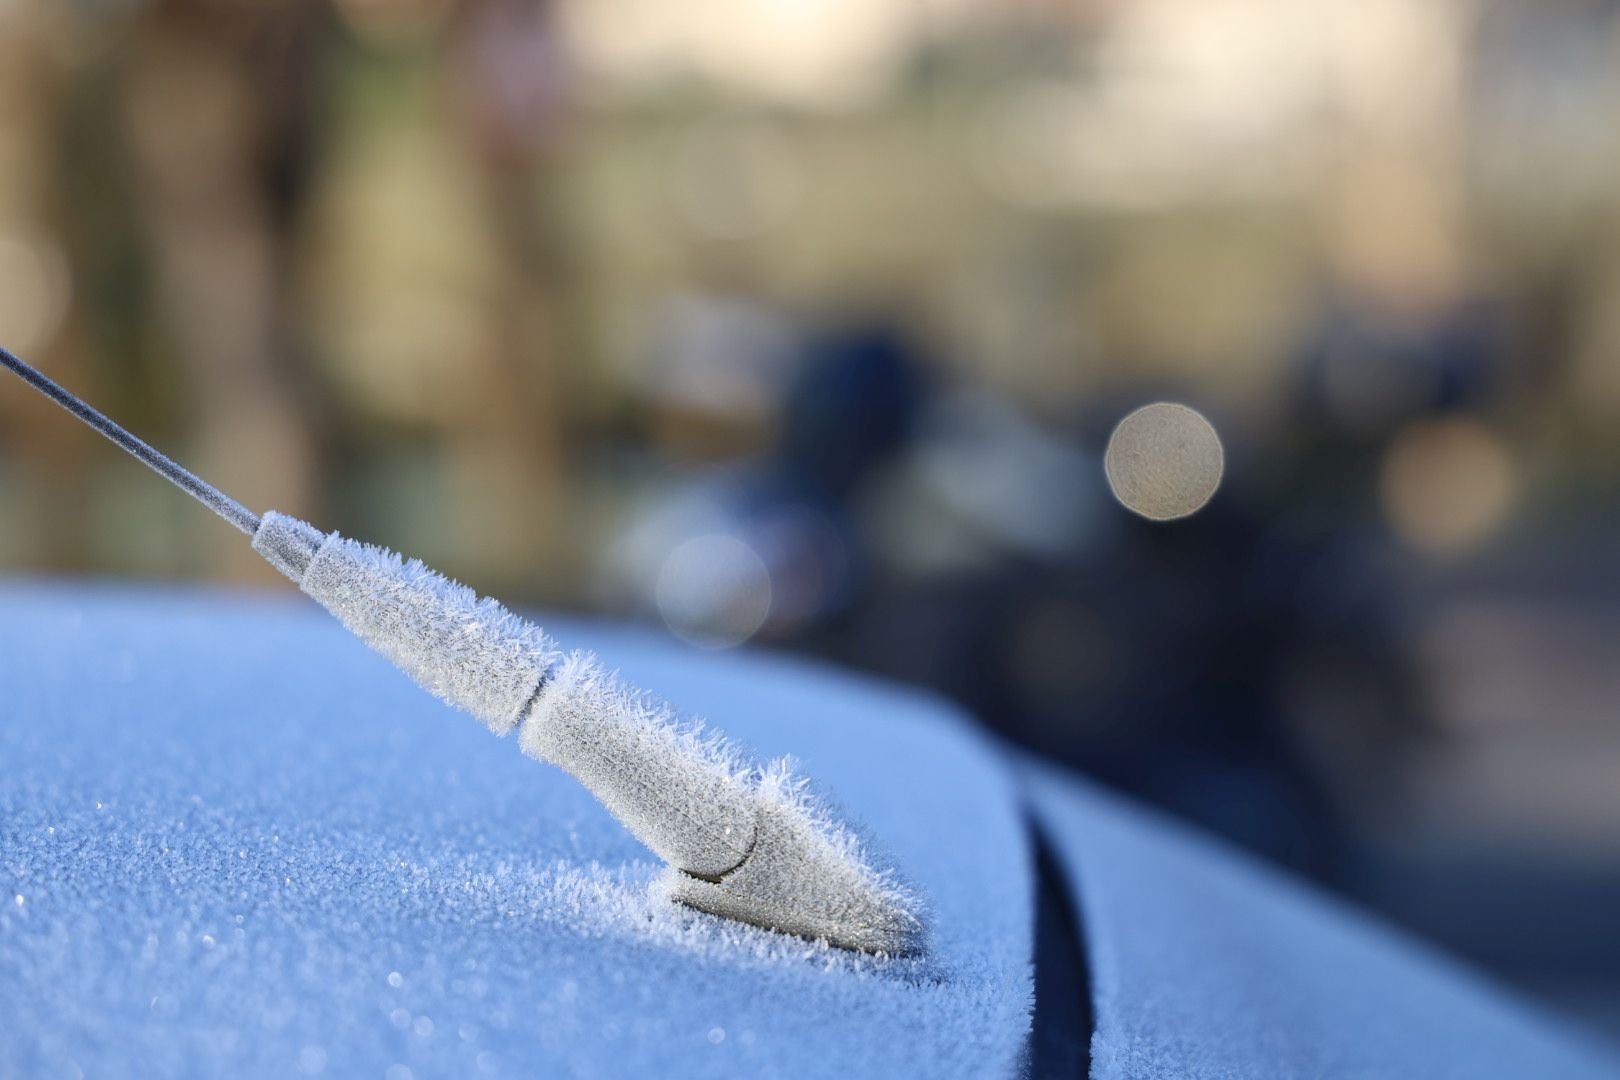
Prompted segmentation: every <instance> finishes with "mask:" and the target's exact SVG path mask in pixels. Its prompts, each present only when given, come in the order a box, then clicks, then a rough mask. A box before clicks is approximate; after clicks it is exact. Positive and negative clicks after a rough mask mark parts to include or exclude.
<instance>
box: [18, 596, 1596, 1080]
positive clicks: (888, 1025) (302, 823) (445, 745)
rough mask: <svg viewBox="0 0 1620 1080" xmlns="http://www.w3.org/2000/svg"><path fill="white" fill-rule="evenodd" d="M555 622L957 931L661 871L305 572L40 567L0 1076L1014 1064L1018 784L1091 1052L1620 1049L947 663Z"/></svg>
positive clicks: (1385, 1060) (1030, 890) (1385, 1073)
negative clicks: (835, 923)
mask: <svg viewBox="0 0 1620 1080" xmlns="http://www.w3.org/2000/svg"><path fill="white" fill-rule="evenodd" d="M552 628H553V629H554V630H555V631H556V632H557V634H558V636H559V637H562V638H563V639H564V640H565V641H566V642H568V643H572V644H576V645H581V646H588V647H591V648H594V649H596V650H597V651H598V652H599V653H600V654H601V655H602V656H603V657H604V659H605V660H607V661H608V663H609V664H610V665H616V666H619V667H621V668H622V669H623V670H624V672H625V674H626V675H627V676H628V677H629V678H630V679H632V680H633V681H635V682H637V683H640V684H642V685H644V686H647V687H649V688H653V689H656V690H657V691H658V692H659V693H661V694H663V695H664V696H667V697H669V698H670V699H671V700H673V701H674V702H676V703H677V704H678V705H680V706H682V707H683V708H686V709H689V710H691V711H693V712H695V713H698V714H702V715H706V716H707V717H709V718H710V719H711V720H712V721H714V722H715V723H716V724H717V725H719V726H720V727H722V728H723V729H725V730H726V731H727V732H728V733H730V734H732V735H734V736H736V737H737V738H738V739H739V740H740V741H742V742H744V743H746V744H748V745H750V746H752V747H753V748H754V749H756V750H757V751H758V752H759V753H760V754H761V755H764V756H773V755H778V754H784V753H792V754H794V755H796V756H798V757H799V758H800V759H801V760H802V762H803V764H804V769H805V772H806V773H807V774H809V775H811V776H813V777H815V778H816V779H817V781H818V782H819V783H820V784H821V786H822V787H823V788H824V789H826V790H828V791H830V792H831V793H833V794H834V795H835V796H836V798H837V799H838V801H839V802H840V803H841V805H842V806H843V808H844V809H845V810H846V811H848V813H849V814H850V816H852V817H853V818H855V819H857V820H859V821H861V822H864V824H865V825H866V827H867V829H868V831H869V833H870V835H871V836H872V837H873V838H874V839H875V840H876V841H877V842H878V844H879V845H880V846H881V847H883V848H885V849H886V850H887V851H888V852H889V853H891V854H892V856H893V858H894V860H895V862H896V863H897V864H898V865H899V866H901V867H902V868H903V870H904V872H905V873H906V875H907V876H908V877H909V878H910V880H911V881H912V882H913V883H914V884H915V885H916V886H917V887H918V888H919V890H920V891H921V892H922V893H923V894H924V895H925V896H926V897H927V898H928V900H929V903H930V922H931V941H930V949H929V953H928V955H927V956H926V957H924V958H922V959H918V960H907V961H888V962H883V961H877V960H873V959H870V958H861V957H856V956H852V955H850V954H846V953H842V952H839V951H837V950H832V949H828V948H826V947H824V946H816V945H813V944H809V943H805V942H802V941H799V940H797V939H793V938H787V937H783V936H781V935H777V934H771V933H768V932H766V931H762V930H757V929H753V928H750V927H744V926H739V925H736V924H732V923H727V922H724V921H722V920H718V919H715V918H713V917H710V916H707V915H701V914H698V913H694V912H690V911H685V910H683V909H679V908H674V907H671V906H669V905H667V904H665V903H663V902H661V901H659V900H657V899H656V897H655V896H654V895H653V894H652V892H651V890H650V885H651V882H652V880H653V877H654V876H655V874H656V873H657V869H658V866H657V861H656V860H655V859H654V857H653V856H652V855H651V854H650V853H648V852H647V851H646V850H645V849H644V848H642V847H641V846H640V845H639V844H638V843H637V842H636V841H635V840H634V839H633V838H632V837H630V835H629V834H628V833H626V832H625V831H624V830H623V829H622V828H620V827H619V826H618V825H617V823H615V822H614V821H613V820H612V819H611V818H610V817H609V816H608V815H607V814H606V812H605V811H603V810H602V808H601V807H600V806H599V805H598V804H597V803H596V802H595V801H594V799H592V798H591V796H590V795H589V794H588V793H586V792H585V791H584V790H583V789H581V788H580V787H579V786H578V785H577V784H575V783H574V782H573V781H572V780H571V779H570V778H568V777H567V776H565V775H563V774H562V773H560V772H558V771H556V770H553V769H550V768H548V767H544V766H540V765H536V764H535V763H533V762H531V761H529V760H527V759H525V758H523V757H521V756H520V755H519V754H518V753H517V750H516V747H515V746H514V745H511V744H509V743H505V742H503V741H501V740H498V739H494V738H492V737H491V736H490V735H489V734H488V733H487V732H485V731H484V730H483V729H482V728H481V727H480V726H478V725H477V724H474V723H471V722H468V721H467V720H466V719H465V718H464V717H461V716H459V715H457V714H455V713H453V712H451V711H450V710H449V709H447V708H445V707H443V706H440V705H439V704H437V703H436V702H434V701H433V700H431V699H430V698H428V697H427V696H426V695H424V694H422V693H421V692H420V691H419V690H417V689H416V688H415V687H414V686H413V685H411V684H410V683H409V682H408V681H407V680H406V679H405V678H404V677H403V676H401V675H399V674H398V673H397V672H395V671H394V670H393V669H392V668H390V667H389V666H388V665H387V663H386V662H384V661H383V660H381V659H379V658H377V657H375V656H373V655H372V654H370V653H369V652H367V650H366V649H365V648H364V647H363V646H361V645H360V644H359V643H358V642H355V641H354V640H352V639H351V638H349V637H348V635H347V634H346V633H345V632H344V631H342V630H341V629H340V628H339V627H338V626H337V625H336V624H335V623H333V622H332V621H331V620H330V619H328V618H327V617H326V616H325V615H324V614H322V613H320V612H319V611H317V610H315V609H314V608H313V607H311V606H309V605H306V604H303V603H301V602H299V601H298V600H296V599H292V598H288V599H267V598H263V597H242V596H226V595H221V594H217V593H204V592H191V593H177V592H174V591H170V590H158V589H138V588H91V587H83V586H53V585H44V584H34V585H28V584H20V583H19V584H12V585H10V586H3V587H0V655H4V657H5V660H4V661H3V662H0V702H4V703H5V709H4V722H3V723H0V763H3V766H4V767H3V768H0V890H3V892H0V976H3V977H0V1011H3V1014H4V1015H6V1016H7V1017H8V1018H9V1023H8V1025H7V1030H6V1033H5V1034H4V1035H3V1036H0V1075H8V1076H9V1075H19V1076H33V1075H55V1074H68V1075H71V1074H73V1073H74V1072H75V1071H79V1072H83V1073H84V1074H86V1075H92V1076H93V1075H101V1074H105V1073H112V1074H120V1075H122V1074H131V1073H135V1074H139V1075H143V1076H167V1075H176V1076H178V1075H198V1076H217V1075H231V1076H256V1075H265V1076H297V1075H326V1076H342V1077H349V1076H367V1075H371V1076H382V1077H387V1076H392V1077H394V1078H395V1080H405V1078H407V1077H416V1078H421V1077H430V1076H480V1075H576V1076H644V1075H660V1076H675V1077H680V1076H708V1075H714V1074H717V1073H721V1072H729V1073H736V1074H741V1075H749V1076H772V1075H775V1076H783V1077H790V1076H794V1077H796V1076H840V1077H853V1076H883V1077H888V1076H942V1077H949V1076H962V1077H992V1076H1016V1075H1018V1074H1019V1073H1020V1072H1021V1071H1023V1070H1025V1069H1026V1068H1027V1067H1028V1065H1029V1064H1030V1063H1029V1062H1028V1061H1027V1060H1026V1049H1027V1042H1028V1035H1029V1031H1030V1009H1031V994H1032V988H1033V986H1034V982H1033V979H1032V972H1031V967H1030V957H1031V953H1032V950H1033V948H1034V944H1035V934H1034V929H1033V928H1034V914H1033V913H1034V906H1035V895H1036V880H1035V879H1036V874H1035V861H1034V858H1033V856H1032V853H1031V844H1030V832H1029V830H1028V828H1027V827H1026V825H1027V822H1026V820H1025V817H1024V815H1025V814H1029V815H1031V816H1032V818H1033V820H1034V821H1035V823H1036V824H1037V826H1038V828H1039V831H1040V833H1041V834H1042V835H1043V836H1044V837H1045V842H1046V843H1047V844H1048V845H1049V846H1050V848H1051V850H1052V852H1053V855H1054V858H1053V862H1055V864H1056V867H1057V872H1058V874H1059V875H1060V876H1061V877H1062V878H1063V879H1064V882H1065V883H1066V885H1067V890H1066V898H1065V902H1067V903H1070V904H1072V905H1073V913H1074V914H1075V915H1076V916H1077V923H1078V926H1079V927H1080V930H1081V936H1082V937H1083V939H1084V946H1085V953H1086V954H1087V960H1088V962H1089V970H1088V972H1087V973H1086V974H1087V977H1088V978H1089V986H1090V991H1091V1005H1090V1009H1089V1010H1085V1011H1086V1012H1089V1013H1094V1016H1095V1024H1096V1031H1095V1036H1094V1038H1093V1040H1092V1043H1091V1055H1092V1071H1093V1075H1095V1076H1098V1077H1206V1076H1207V1077H1217V1076H1218V1077H1251V1076H1252V1077H1280V1076H1346V1077H1349V1076H1356V1077H1363V1076H1365V1077H1403V1076H1411V1077H1435V1076H1459V1077H1462V1076H1467V1077H1476V1076H1477V1077H1489V1076H1503V1077H1507V1076H1513V1077H1522V1076H1536V1077H1561V1076H1569V1077H1587V1076H1591V1077H1596V1076H1613V1075H1620V1074H1617V1073H1616V1072H1615V1071H1613V1070H1614V1066H1613V1063H1612V1062H1611V1061H1609V1060H1607V1059H1605V1058H1604V1057H1603V1055H1602V1053H1601V1052H1600V1051H1598V1050H1596V1049H1595V1048H1593V1047H1590V1046H1588V1045H1587V1044H1585V1043H1583V1042H1582V1041H1581V1040H1580V1039H1578V1038H1576V1037H1574V1036H1572V1035H1570V1034H1568V1033H1567V1032H1564V1031H1563V1030H1561V1029H1560V1028H1558V1027H1557V1026H1556V1025H1554V1024H1552V1023H1550V1022H1548V1021H1545V1020H1544V1019H1542V1018H1540V1017H1538V1016H1536V1015H1534V1014H1533V1013H1531V1012H1530V1011H1528V1010H1526V1009H1525V1008H1524V1007H1522V1006H1521V1005H1520V1004H1518V1003H1517V1002H1515V1001H1513V1000H1512V999H1511V998H1509V997H1507V996H1506V995H1503V994H1501V993H1499V992H1497V991H1495V990H1493V989H1491V988H1490V987H1488V986H1487V985H1485V984H1484V983H1483V982H1482V981H1481V980H1479V979H1477V978H1476V977H1475V976H1473V975H1472V974H1470V973H1468V972H1466V971H1463V970H1461V969H1459V968H1457V967H1455V966H1453V965H1450V964H1448V963H1447V962H1445V961H1443V960H1441V959H1439V958H1437V957H1436V956H1434V955H1432V954H1431V953H1429V952H1428V951H1427V950H1425V949H1423V948H1422V947H1420V946H1418V945H1415V944H1414V943H1412V942H1410V941H1408V940H1406V939H1404V938H1401V937H1399V936H1397V935H1394V934H1392V933H1391V932H1389V931H1386V930H1384V929H1382V928H1381V927H1379V926H1377V925H1376V924H1373V923H1371V922H1369V921H1368V920H1365V919H1363V918H1362V917H1360V916H1358V915H1356V914H1354V913H1353V912H1350V911H1348V910H1347V909H1345V908H1343V907H1342V906H1340V905H1337V904H1335V903H1333V902H1331V901H1328V900H1325V899H1324V898H1322V897H1321V896H1319V895H1318V894H1316V893H1315V892H1313V891H1311V890H1309V889H1307V888H1305V887H1303V886H1300V885H1297V884H1295V883H1293V882H1291V881H1289V880H1288V879H1286V878H1284V877H1282V876H1280V875H1277V874H1274V873H1271V872H1269V871H1267V870H1265V869H1263V868H1261V867H1258V866H1257V865H1255V864H1253V863H1251V862H1249V861H1248V860H1246V859H1243V858H1242V857H1240V856H1237V855H1234V854H1232V853H1230V852H1228V851H1226V850H1225V849H1223V848H1221V847H1219V846H1216V845H1214V844H1211V843H1209V842H1207V841H1205V840H1203V839H1201V838H1200V837H1198V836H1197V835H1195V834H1193V833H1192V832H1190V831H1188V830H1185V829H1183V828H1181V827H1179V826H1176V825H1174V824H1171V823H1169V822H1167V821H1164V820H1162V819H1160V818H1159V817H1158V816H1157V815H1154V814H1152V813H1149V812H1146V811H1142V810H1140V809H1137V808H1135V807H1134V806H1132V805H1131V804H1129V803H1127V802H1125V801H1123V800H1119V799H1116V798H1114V797H1112V796H1109V795H1106V794H1104V793H1102V792H1100V791H1098V790H1097V789H1095V788H1094V787H1092V786H1091V785H1088V784H1086V783H1084V782H1083V781H1080V780H1078V779H1077V778H1075V777H1073V776H1071V775H1069V774H1066V773H1063V772H1060V771H1057V770H1054V769H1051V768H1049V767H1047V766H1042V765H1039V764H1035V763H1032V762H1029V761H1026V760H1024V759H1021V758H1017V757H1014V756H1012V755H1009V754H1007V753H1006V752H1004V751H1002V750H1001V749H1000V748H999V747H998V746H996V745H995V744H993V743H991V742H990V741H989V740H988V739H987V738H986V737H984V736H983V735H981V734H980V733H979V732H978V731H977V730H976V729H974V728H973V727H972V726H971V725H970V724H968V723H966V722H965V721H963V720H962V719H961V717H960V716H959V715H957V714H956V713H955V712H954V711H953V710H952V709H950V708H949V707H947V706H945V705H943V704H941V703H939V702H937V701H934V700H932V699H930V698H927V697H923V696H920V695H916V694H913V693H909V692H904V691H899V690H895V689H892V688H888V687H885V686H883V685H881V684H877V683H873V682H870V681H865V680H860V679H856V678H851V677H849V676H845V675H840V674H835V673H832V672H829V671H827V670H825V669H822V668H818V667H815V666H812V665H807V664H801V663H796V662H792V661H788V660H782V659H776V658H769V657H761V656H758V655H746V656H744V655H737V654H713V653H704V652H701V651H697V650H692V649H689V648H686V647H683V646H677V645H673V644H670V643H668V642H666V641H664V640H662V639H659V638H655V637H653V636H651V635H647V634H643V633H639V632H635V631H625V630H620V629H613V628H608V627H600V626H589V625H572V624H566V623H561V624H556V625H554V626H553V627H552ZM1047 1019H1048V1020H1050V1019H1051V1018H1050V1017H1048V1018H1047ZM1064 1019H1065V1018H1063V1017H1059V1018H1058V1020H1059V1022H1062V1021H1063V1020H1064ZM1072 1022H1073V1023H1075V1024H1080V1023H1082V1022H1088V1018H1086V1017H1082V1016H1078V1015H1077V1016H1075V1017H1073V1018H1072ZM1035 1064H1036V1065H1037V1066H1038V1065H1039V1064H1040V1062H1038V1061H1037V1062H1035Z"/></svg>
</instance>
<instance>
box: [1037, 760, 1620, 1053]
mask: <svg viewBox="0 0 1620 1080" xmlns="http://www.w3.org/2000/svg"><path fill="white" fill-rule="evenodd" d="M1019 771H1020V773H1021V775H1022V776H1023V777H1024V780H1025V784H1026V790H1027V793H1028V797H1029V800H1030V805H1031V807H1032V809H1033V814H1034V818H1035V821H1036V822H1037V826H1038V828H1039V831H1040V833H1041V834H1042V836H1043V838H1044V841H1045V843H1047V844H1049V845H1050V847H1051V849H1052V851H1053V858H1052V860H1051V861H1052V862H1053V863H1055V864H1056V865H1057V868H1058V872H1059V873H1060V874H1061V875H1062V876H1063V878H1064V879H1065V881H1066V884H1067V887H1068V889H1067V895H1068V897H1069V901H1070V903H1072V904H1073V905H1074V906H1075V909H1076V912H1077V916H1078V917H1077V922H1078V923H1079V925H1080V926H1081V927H1082V928H1083V929H1082V935H1083V938H1084V942H1083V948H1084V950H1085V953H1086V957H1087V961H1088V967H1089V971H1090V978H1091V1000H1090V1012H1091V1020H1092V1022H1093V1023H1094V1024H1095V1033H1094V1036H1093V1038H1092V1042H1091V1070H1092V1071H1091V1075H1092V1076H1093V1077H1095V1078H1097V1080H1116V1078H1126V1077H1129V1078H1132V1080H1155V1078H1161V1077H1162V1078H1166V1080H1168V1078H1171V1077H1174V1078H1178V1080H1179V1078H1185V1077H1223V1078H1229V1080H1245V1078H1254V1080H1274V1078H1276V1077H1283V1076H1300V1077H1306V1076H1308V1077H1369V1078H1371V1077H1377V1078H1379V1080H1400V1078H1403V1077H1410V1078H1412V1080H1431V1078H1434V1077H1459V1078H1462V1077H1466V1078H1469V1080H1485V1078H1490V1077H1501V1078H1503V1080H1516V1078H1521V1077H1532V1076H1533V1077H1537V1078H1538V1080H1556V1078H1564V1077H1567V1078H1571V1080H1575V1078H1588V1077H1589V1078H1592V1080H1597V1078H1599V1077H1605V1078H1612V1077H1615V1076H1620V1062H1617V1061H1616V1060H1615V1059H1614V1058H1613V1057H1612V1056H1610V1054H1609V1053H1608V1052H1607V1051H1606V1050H1604V1049H1601V1048H1599V1047H1598V1046H1597V1045H1595V1044H1594V1043H1591V1042H1588V1041H1586V1039H1584V1038H1583V1037H1581V1036H1580V1035H1578V1034H1576V1033H1574V1032H1572V1031H1569V1030H1566V1029H1565V1028H1563V1027H1562V1026H1561V1025H1560V1024H1558V1023H1556V1022H1555V1021H1553V1020H1552V1019H1550V1018H1548V1017H1545V1016H1541V1015H1539V1014H1537V1013H1536V1012H1535V1011H1534V1010H1532V1009H1531V1008H1529V1007H1528V1006H1527V1005H1525V1004H1524V1003H1522V1002H1520V1001H1518V1000H1517V999H1515V998H1513V997H1512V996H1510V995H1509V994H1507V993H1506V992H1505V991H1503V990H1501V989H1499V988H1497V987H1495V986H1493V985H1491V984H1490V983H1488V982H1487V981H1486V980H1485V979H1484V978H1482V977H1481V976H1479V975H1477V974H1476V973H1474V972H1472V971H1469V970H1467V969H1465V968H1463V967H1462V966H1460V965H1458V964H1456V963H1455V962H1453V961H1451V960H1449V959H1447V958H1446V957H1444V956H1442V955H1440V954H1439V953H1437V952H1436V951H1434V950H1432V949H1430V948H1429V947H1427V946H1425V945H1423V944H1422V943H1420V942H1418V941H1416V940H1415V939H1413V938H1411V937H1409V936H1407V935H1404V934H1401V933H1398V932H1397V931H1395V930H1394V929H1392V928H1390V927H1388V926H1385V925H1383V924H1381V923H1379V922H1377V921H1375V920H1374V919H1372V918H1370V917H1368V916H1367V915H1365V914H1363V913H1361V912H1359V911H1357V910H1355V909H1354V908H1352V907H1351V906H1350V905H1348V904H1346V903H1343V902H1341V901H1339V900H1336V899H1334V898H1331V897H1329V896H1327V895H1326V894H1324V893H1322V892H1321V891H1319V890H1317V889H1315V888H1313V887H1311V886H1309V885H1306V884H1304V883H1303V882H1300V881H1298V880H1296V879H1293V878H1290V877H1288V876H1287V875H1285V874H1283V873H1281V872H1278V871H1276V870H1274V869H1272V868H1270V867H1268V866H1266V865H1263V864H1262V863H1260V862H1259V861H1258V860H1256V859H1253V858H1252V857H1250V856H1247V855H1245V854H1242V853H1239V852H1237V851H1235V850H1233V849H1231V848H1230V847H1229V846H1227V845H1226V844H1224V843H1222V842H1219V841H1216V840H1213V839H1211V838H1209V837H1206V836H1204V835H1203V834H1201V833H1199V832H1198V831H1196V830H1194V829H1192V828H1190V827H1188V826H1185V825H1183V824H1180V823H1178V822H1175V821H1172V820H1171V819H1169V818H1168V817H1166V816H1165V815H1163V814H1162V813H1159V812H1157V811H1153V810H1148V809H1145V808H1143V807H1140V806H1137V805H1135V804H1133V803H1131V802H1129V801H1128V800H1125V799H1122V798H1120V797H1119V796H1117V795H1113V794H1110V793H1108V792H1105V791H1103V790H1102V789H1101V788H1099V787H1097V786H1096V785H1095V784H1092V783H1089V782H1087V781H1085V780H1083V779H1081V778H1080V777H1078V776H1076V775H1074V774H1072V773H1069V772H1065V771H1062V770H1059V769H1057V768H1054V767H1053V766H1050V765H1047V764H1043V763H1040V762H1036V761H1034V760H1031V759H1024V760H1023V761H1022V762H1021V765H1020V770H1019Z"/></svg>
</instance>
